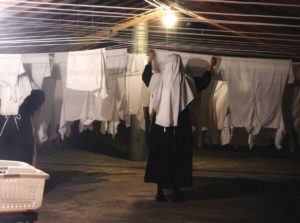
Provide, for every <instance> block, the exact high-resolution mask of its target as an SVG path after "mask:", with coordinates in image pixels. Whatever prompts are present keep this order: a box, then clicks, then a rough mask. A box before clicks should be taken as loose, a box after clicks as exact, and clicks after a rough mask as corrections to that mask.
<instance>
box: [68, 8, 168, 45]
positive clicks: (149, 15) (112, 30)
mask: <svg viewBox="0 0 300 223" xmlns="http://www.w3.org/2000/svg"><path fill="white" fill-rule="evenodd" d="M163 15H165V12H164V11H162V10H150V11H147V12H145V13H141V14H138V15H136V16H134V17H132V18H129V19H125V20H123V21H121V22H119V23H118V24H116V25H114V26H109V27H106V28H105V29H103V30H100V31H99V32H95V33H92V34H89V35H87V36H85V37H86V38H99V40H103V39H109V38H111V37H114V36H116V35H117V34H118V31H121V30H124V29H127V28H129V27H131V26H135V25H137V24H139V23H142V22H145V21H148V20H151V19H154V18H157V17H161V16H163ZM87 44H88V43H87ZM87 44H82V45H78V46H74V47H72V50H80V49H82V48H83V47H84V46H86V45H87Z"/></svg>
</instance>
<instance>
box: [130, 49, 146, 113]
mask: <svg viewBox="0 0 300 223" xmlns="http://www.w3.org/2000/svg"><path fill="white" fill-rule="evenodd" d="M130 57H132V64H131V67H128V68H129V71H127V76H126V90H127V97H128V106H129V111H130V114H132V115H136V114H138V112H139V111H140V108H141V107H146V106H149V102H150V92H149V90H148V89H147V87H146V86H145V84H144V82H143V80H142V74H143V71H144V69H145V66H146V64H147V56H146V54H131V55H130Z"/></svg>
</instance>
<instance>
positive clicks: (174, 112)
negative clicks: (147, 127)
mask: <svg viewBox="0 0 300 223" xmlns="http://www.w3.org/2000/svg"><path fill="white" fill-rule="evenodd" d="M194 84H195V83H194V80H193V79H192V78H191V77H190V76H188V75H186V74H185V73H183V66H182V62H181V58H180V56H179V55H176V54H171V55H169V56H168V57H167V60H166V64H165V67H164V69H163V72H162V73H161V74H154V75H153V76H152V78H151V81H150V85H149V87H150V90H151V95H152V103H153V108H154V109H155V112H156V121H155V123H156V124H157V125H160V126H163V127H170V126H177V123H178V116H179V113H180V112H181V111H182V110H183V109H184V108H185V107H186V106H187V105H188V104H189V103H190V102H191V101H192V100H193V98H194V89H195V86H194Z"/></svg>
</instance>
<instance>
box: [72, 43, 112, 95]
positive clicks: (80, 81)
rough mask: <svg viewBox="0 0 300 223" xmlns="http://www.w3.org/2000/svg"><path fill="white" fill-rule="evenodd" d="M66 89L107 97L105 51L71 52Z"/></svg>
mask: <svg viewBox="0 0 300 223" xmlns="http://www.w3.org/2000/svg"><path fill="white" fill-rule="evenodd" d="M66 87H67V88H70V89H73V90H80V91H90V92H92V91H93V93H95V95H96V96H99V95H100V96H101V97H102V98H105V97H107V92H106V77H105V49H95V50H84V51H75V52H69V55H68V61H67V77H66Z"/></svg>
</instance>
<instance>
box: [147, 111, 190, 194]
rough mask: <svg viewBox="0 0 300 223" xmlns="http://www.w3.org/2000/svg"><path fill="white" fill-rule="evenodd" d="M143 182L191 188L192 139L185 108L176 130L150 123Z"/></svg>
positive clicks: (166, 186) (153, 122)
mask: <svg viewBox="0 0 300 223" xmlns="http://www.w3.org/2000/svg"><path fill="white" fill-rule="evenodd" d="M149 141H150V142H149V153H148V159H147V166H146V173H145V182H150V183H157V184H160V185H161V186H162V187H164V188H174V187H188V186H191V185H192V169H193V163H192V160H193V152H192V151H193V136H192V127H191V122H190V117H189V111H188V109H187V108H186V109H185V110H183V111H182V112H181V113H180V114H179V117H178V126H176V127H168V128H164V127H161V126H159V125H156V124H155V119H154V120H153V121H152V123H151V129H150V136H149Z"/></svg>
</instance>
